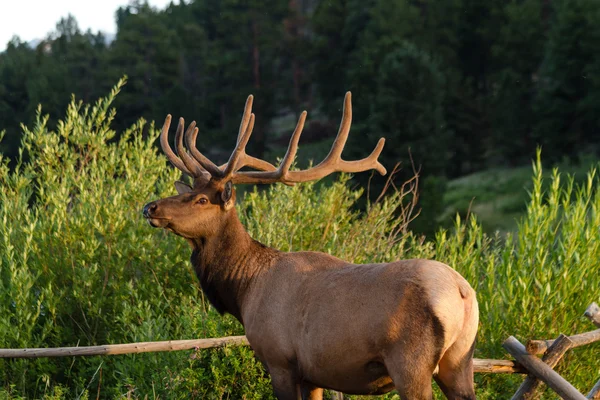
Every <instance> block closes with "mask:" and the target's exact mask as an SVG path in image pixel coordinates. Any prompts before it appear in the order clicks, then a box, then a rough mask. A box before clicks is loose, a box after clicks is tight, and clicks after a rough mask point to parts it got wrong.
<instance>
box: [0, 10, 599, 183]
mask: <svg viewBox="0 0 600 400" xmlns="http://www.w3.org/2000/svg"><path fill="white" fill-rule="evenodd" d="M116 20H117V29H118V31H117V33H116V37H115V39H114V41H112V42H111V43H107V41H106V40H105V38H104V37H103V36H102V35H101V34H94V33H92V32H86V33H84V32H81V30H80V29H79V28H78V26H77V22H76V21H75V20H74V19H73V18H72V17H68V18H65V19H63V20H61V21H60V22H59V23H58V24H57V27H56V31H55V32H54V33H52V34H51V35H49V37H48V38H46V39H45V40H43V41H42V42H41V43H40V44H39V45H38V46H37V47H36V48H30V47H29V46H28V45H27V44H25V43H24V42H22V41H20V40H19V39H18V38H15V39H13V40H12V41H11V42H10V43H9V44H8V47H7V50H6V51H5V52H4V53H2V54H0V130H2V129H4V130H6V137H5V139H4V140H3V142H2V144H0V151H2V152H3V153H4V154H6V155H8V156H9V157H15V156H16V152H17V149H18V143H19V141H20V137H21V129H20V126H19V124H20V123H21V122H22V123H25V124H29V123H31V122H32V121H33V120H34V116H35V110H36V107H37V105H38V104H39V103H41V104H42V105H43V110H44V111H43V112H45V113H49V114H50V116H51V121H53V120H56V119H57V118H58V117H60V116H61V113H62V112H63V111H62V110H64V109H65V106H66V104H67V103H68V102H69V100H70V94H71V93H74V94H75V96H76V97H77V98H78V99H82V100H84V101H92V100H93V99H95V98H97V97H100V96H102V95H105V94H106V93H107V92H108V91H109V88H110V87H111V86H113V85H114V84H115V83H116V82H117V80H118V79H119V78H120V77H122V76H124V75H127V76H128V77H129V83H128V84H127V86H126V88H125V90H124V91H123V92H122V93H121V95H120V96H119V98H118V100H117V108H118V110H119V113H118V115H117V117H116V120H115V123H114V124H115V127H116V128H118V129H122V128H123V127H125V126H129V125H130V124H131V123H133V122H134V121H135V120H136V119H138V118H139V117H144V118H145V119H147V120H156V121H157V122H158V123H162V119H163V118H164V116H165V115H166V114H167V113H172V114H174V115H175V116H176V117H177V116H184V117H186V118H187V119H188V120H191V119H196V120H197V121H198V123H199V126H200V129H201V131H200V132H201V134H200V139H199V140H200V142H199V144H198V146H199V148H201V149H204V150H205V151H209V152H211V153H212V154H213V155H214V157H216V158H217V159H219V158H220V157H221V159H222V158H223V157H225V156H227V154H228V153H227V150H228V149H230V148H231V146H232V145H233V142H234V141H235V138H236V132H237V126H238V124H239V117H240V114H241V111H242V108H243V104H244V101H245V98H246V96H247V95H248V94H249V93H253V94H254V95H255V96H256V101H255V107H254V109H255V113H256V115H257V120H256V121H257V126H256V128H255V130H254V132H255V133H254V135H253V138H252V141H251V144H250V145H249V147H251V148H250V150H251V151H252V152H253V153H254V154H255V155H258V156H262V155H264V154H265V152H266V151H268V150H269V147H270V146H272V145H273V143H274V139H278V140H277V141H276V143H278V146H281V145H282V144H285V141H284V140H283V139H281V140H279V136H280V135H282V134H283V133H284V132H288V131H290V130H291V127H292V126H290V127H288V126H287V125H285V124H283V125H285V126H283V127H282V124H273V123H272V122H273V120H274V119H275V118H276V117H278V116H285V115H287V116H289V115H294V114H295V115H298V114H299V113H300V112H301V111H302V110H303V109H308V110H309V112H311V111H312V114H309V121H312V123H310V124H309V125H308V126H307V128H306V130H307V133H306V137H305V140H319V139H324V138H329V137H330V136H333V135H335V132H336V125H337V121H338V119H339V118H340V115H341V110H340V109H341V104H342V99H343V96H344V93H345V92H346V91H347V90H351V91H353V94H354V97H353V100H354V101H353V102H354V121H355V123H354V128H353V132H354V133H353V135H351V138H350V140H349V143H348V150H347V153H348V154H349V157H355V156H364V152H365V148H366V147H369V150H370V148H371V147H372V145H374V144H375V143H376V138H378V137H380V136H385V137H386V138H388V143H387V145H386V148H385V149H384V153H383V162H384V164H385V165H387V166H389V167H391V166H393V164H395V162H396V161H398V160H408V154H409V151H408V149H409V148H410V152H411V154H412V156H413V158H414V160H415V162H416V164H418V165H422V167H423V173H425V174H426V175H427V176H437V177H442V178H449V177H456V176H460V175H463V174H466V173H470V172H473V171H477V170H480V169H482V168H486V167H488V166H491V165H515V164H522V163H524V162H529V160H530V159H531V158H532V157H533V155H534V151H535V149H536V146H537V145H542V146H543V154H544V160H546V161H556V160H560V159H563V158H564V157H568V158H571V159H572V158H577V157H578V156H579V155H581V154H583V153H594V154H596V155H597V153H598V152H599V149H600V147H599V146H598V144H599V143H600V132H599V128H600V112H599V111H600V2H598V1H597V0H513V1H506V0H488V1H472V0H444V1H433V0H327V1H324V0H323V1H319V0H289V1H287V2H286V1H281V0H246V1H240V0H195V1H194V0H192V1H189V2H183V1H182V2H180V3H179V4H171V5H169V6H168V7H167V8H166V9H165V10H157V9H153V8H152V7H150V6H148V4H147V3H145V2H139V1H138V2H134V3H132V4H130V5H129V6H127V7H123V8H120V9H119V10H118V11H117V12H116ZM319 110H320V111H319ZM315 114H316V117H315ZM311 115H312V116H313V118H312V119H310V117H311ZM280 119H281V118H280ZM283 120H285V119H283ZM315 121H316V122H315ZM288 125H291V124H288ZM288 128H290V129H288ZM367 143H368V146H366V144H367ZM365 146H366V147H365Z"/></svg>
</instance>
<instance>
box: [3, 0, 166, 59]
mask: <svg viewBox="0 0 600 400" xmlns="http://www.w3.org/2000/svg"><path fill="white" fill-rule="evenodd" d="M170 2H171V0H148V3H149V4H150V5H151V6H153V7H157V8H161V9H164V8H165V7H166V6H167V4H169V3H170ZM127 3H128V0H0V51H3V50H4V49H5V48H6V44H7V43H8V42H9V41H10V40H11V38H12V37H13V36H14V35H17V36H19V38H21V40H22V41H25V42H28V41H30V40H33V39H43V38H45V37H46V35H47V34H48V33H50V32H52V31H53V30H54V28H55V26H56V23H57V22H58V21H59V20H60V19H61V18H62V17H66V16H67V15H69V13H70V14H72V15H73V16H74V17H75V19H76V20H77V23H78V25H79V29H81V31H82V32H85V31H86V30H87V29H88V28H89V29H91V30H92V32H94V33H95V32H97V31H102V32H106V33H116V31H117V27H116V22H115V11H117V9H118V8H119V7H120V6H124V5H127ZM175 3H178V1H175Z"/></svg>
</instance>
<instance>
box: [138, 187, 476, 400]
mask: <svg viewBox="0 0 600 400" xmlns="http://www.w3.org/2000/svg"><path fill="white" fill-rule="evenodd" d="M178 190H180V191H182V192H187V193H182V194H180V195H178V196H173V197H169V198H166V199H162V200H158V201H156V202H152V203H149V204H147V205H146V206H145V207H144V215H145V216H146V218H147V219H148V221H149V222H150V224H151V225H152V226H155V227H162V228H165V229H168V230H170V231H172V232H174V233H176V234H177V235H180V236H183V237H185V238H186V239H187V240H188V242H189V243H190V244H191V246H192V247H193V252H192V265H193V266H194V269H195V272H196V275H197V276H198V279H199V281H200V284H201V285H202V289H203V290H204V292H205V293H206V295H207V297H208V299H209V300H210V302H211V303H212V304H213V305H214V306H215V308H216V309H217V310H218V311H219V312H220V313H225V312H228V313H230V314H232V315H234V316H235V317H236V318H237V319H238V320H239V321H240V322H241V323H242V324H243V326H244V328H245V330H246V336H247V337H248V340H249V342H250V344H251V346H252V348H253V349H254V351H255V352H256V355H257V357H258V358H259V359H260V360H261V361H262V362H263V363H264V365H265V366H266V368H267V369H268V371H269V373H270V374H271V378H272V382H273V389H274V391H275V395H276V396H277V398H278V399H297V398H298V397H299V396H301V398H303V399H321V398H322V390H321V389H322V388H327V389H334V390H338V391H341V392H345V393H350V394H382V393H386V392H388V391H390V390H392V389H393V388H394V387H395V388H396V389H397V390H398V391H399V393H400V395H401V397H402V398H403V399H429V398H431V379H432V375H433V374H434V371H435V370H436V369H439V372H438V374H437V376H436V380H437V381H438V382H439V383H440V387H442V389H443V391H444V393H445V394H446V396H447V397H448V398H449V399H474V398H475V395H474V391H473V371H472V356H473V346H474V340H475V334H476V331H477V323H478V312H477V301H476V299H475V292H474V291H473V289H471V287H470V286H469V284H468V283H467V282H466V281H465V280H464V279H463V278H462V277H461V276H460V275H459V274H458V273H457V272H455V271H454V270H452V269H451V268H450V267H448V266H446V265H444V264H442V263H439V262H435V261H428V260H403V261H397V262H393V263H389V264H365V265H356V264H350V263H347V262H345V261H342V260H340V259H337V258H335V257H333V256H330V255H328V254H324V253H318V252H295V253H285V252H280V251H277V250H275V249H271V248H269V247H266V246H264V245H262V244H260V243H258V242H257V241H255V240H253V239H252V238H251V237H250V236H249V235H248V234H247V233H246V231H245V229H244V227H243V226H242V224H241V223H240V221H239V219H238V217H237V214H236V211H235V207H234V206H233V205H234V204H233V203H234V197H235V193H234V194H233V196H234V197H233V198H232V199H231V200H229V201H228V202H227V203H223V200H222V199H221V191H222V190H223V186H222V185H217V184H213V183H212V181H211V182H209V183H208V184H206V182H198V183H197V185H196V187H195V188H194V189H193V190H191V189H190V190H187V189H185V188H184V189H183V190H182V189H181V186H178ZM202 197H205V198H206V199H207V200H208V202H207V203H206V204H200V203H198V201H199V199H200V198H202Z"/></svg>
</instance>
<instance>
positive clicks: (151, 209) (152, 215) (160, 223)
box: [142, 201, 169, 228]
mask: <svg viewBox="0 0 600 400" xmlns="http://www.w3.org/2000/svg"><path fill="white" fill-rule="evenodd" d="M157 210H158V203H157V202H156V201H151V202H150V203H148V204H146V205H145V206H144V208H143V209H142V214H143V215H144V218H146V220H147V221H148V223H149V224H150V226H152V227H154V228H164V227H165V226H166V225H167V224H168V222H169V221H168V219H167V218H163V217H160V216H157Z"/></svg>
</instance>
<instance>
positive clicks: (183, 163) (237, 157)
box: [160, 96, 276, 180]
mask: <svg viewBox="0 0 600 400" xmlns="http://www.w3.org/2000/svg"><path fill="white" fill-rule="evenodd" d="M252 101H253V97H252V96H249V97H248V100H247V101H246V107H245V108H244V116H243V118H242V122H241V124H240V130H239V133H238V146H236V150H235V151H234V153H233V154H232V155H231V157H230V158H229V162H228V163H226V164H223V165H222V166H220V167H218V166H217V165H215V164H214V163H213V162H212V161H211V160H209V159H208V158H207V157H206V156H204V155H203V154H202V153H200V151H198V149H197V148H196V138H197V136H198V128H196V121H192V123H191V124H190V125H189V127H188V129H187V131H186V133H185V143H186V145H187V148H188V151H189V152H190V154H191V156H192V157H190V154H188V152H187V151H186V150H185V148H184V147H183V136H184V135H183V126H184V120H183V118H180V119H179V124H178V125H177V131H176V134H175V148H176V150H177V154H175V153H174V152H173V150H172V149H171V147H170V146H169V140H168V135H169V127H170V126H171V115H170V114H169V115H167V118H166V119H165V123H164V124H163V128H162V131H161V133H160V145H161V147H162V149H163V151H164V153H165V155H166V156H167V158H168V159H169V161H170V162H171V164H173V166H174V167H175V168H177V169H179V170H181V171H182V172H183V173H185V174H188V175H190V176H191V177H193V178H197V177H200V176H202V175H204V174H206V172H208V173H209V174H210V175H211V176H212V177H213V178H216V179H218V180H224V179H228V178H229V177H231V175H232V174H233V172H234V171H237V170H239V169H241V168H243V167H246V166H248V167H251V168H255V169H258V170H261V171H273V170H275V169H276V168H275V166H273V165H272V164H271V163H269V162H267V161H264V160H260V159H258V158H255V157H252V156H249V155H247V154H246V152H245V146H246V144H247V143H248V139H249V138H250V135H251V134H252V130H253V128H254V114H252V112H251V111H252ZM240 140H243V141H244V145H243V146H242V147H240V146H239V142H240Z"/></svg>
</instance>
